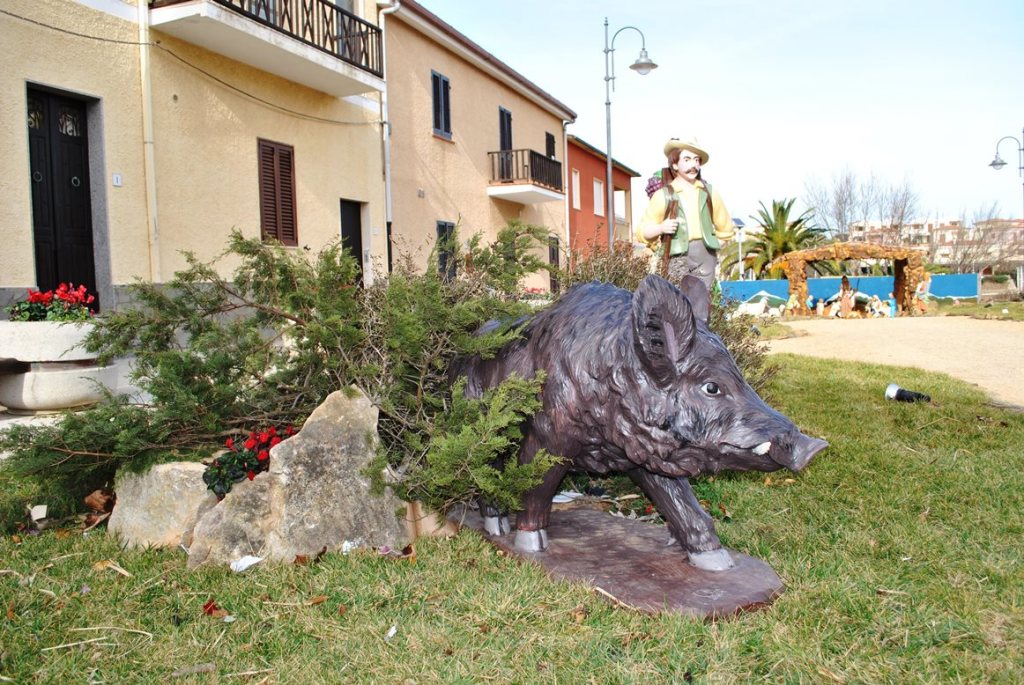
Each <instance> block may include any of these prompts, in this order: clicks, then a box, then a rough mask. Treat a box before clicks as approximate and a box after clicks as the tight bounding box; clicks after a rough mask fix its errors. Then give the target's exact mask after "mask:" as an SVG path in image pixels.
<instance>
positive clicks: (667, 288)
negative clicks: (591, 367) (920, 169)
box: [633, 275, 697, 385]
mask: <svg viewBox="0 0 1024 685" xmlns="http://www.w3.org/2000/svg"><path fill="white" fill-rule="evenodd" d="M696 332H697V322H696V321H695V320H694V318H693V311H692V308H691V307H690V303H689V301H687V299H686V298H685V297H683V296H682V294H681V293H680V292H679V290H678V289H677V288H676V287H675V286H674V285H672V284H671V283H669V282H668V281H666V280H665V279H663V278H661V277H660V276H655V275H650V276H648V277H647V278H645V279H644V280H643V282H642V283H641V284H640V287H638V288H637V289H636V292H635V293H634V294H633V336H634V343H635V345H636V350H637V354H638V355H639V357H640V361H641V362H643V365H644V367H645V368H646V369H647V371H648V372H649V373H650V374H651V376H652V377H653V378H654V380H655V381H656V382H657V383H659V384H662V385H663V384H666V383H668V382H670V381H671V380H672V379H673V378H674V377H675V374H676V370H675V369H676V363H677V362H678V361H679V360H680V359H682V358H683V357H685V356H686V354H687V353H688V352H689V351H690V348H691V347H692V346H693V341H694V339H695V336H696Z"/></svg>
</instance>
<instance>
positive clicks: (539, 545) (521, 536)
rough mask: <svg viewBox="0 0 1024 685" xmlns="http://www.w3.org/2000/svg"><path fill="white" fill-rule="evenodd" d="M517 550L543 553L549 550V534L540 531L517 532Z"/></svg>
mask: <svg viewBox="0 0 1024 685" xmlns="http://www.w3.org/2000/svg"><path fill="white" fill-rule="evenodd" d="M515 544H516V549H518V550H519V551H521V552H543V551H544V550H546V549H547V548H548V532H547V531H546V530H544V529H543V528H541V529H540V530H517V531H516V543H515Z"/></svg>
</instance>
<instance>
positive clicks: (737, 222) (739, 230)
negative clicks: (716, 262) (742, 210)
mask: <svg viewBox="0 0 1024 685" xmlns="http://www.w3.org/2000/svg"><path fill="white" fill-rule="evenodd" d="M732 225H733V226H735V227H736V245H737V246H739V251H740V253H739V265H740V280H741V281H742V280H743V272H744V268H743V239H744V238H746V237H747V236H746V234H745V232H744V229H745V227H746V225H745V224H744V223H743V220H742V219H733V220H732Z"/></svg>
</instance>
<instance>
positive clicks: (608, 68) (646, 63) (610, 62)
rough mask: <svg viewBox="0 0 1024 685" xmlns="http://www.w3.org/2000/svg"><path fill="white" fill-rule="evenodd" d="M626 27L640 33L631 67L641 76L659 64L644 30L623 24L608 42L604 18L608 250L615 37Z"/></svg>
mask: <svg viewBox="0 0 1024 685" xmlns="http://www.w3.org/2000/svg"><path fill="white" fill-rule="evenodd" d="M626 29H633V30H634V31H636V32H637V33H639V34H640V56H639V57H637V59H636V61H635V62H633V63H632V64H630V65H629V68H630V69H632V70H633V71H635V72H637V73H638V74H640V75H641V76H644V75H646V74H649V73H650V72H651V70H652V69H657V68H658V65H657V64H655V63H654V62H652V61H651V58H650V57H648V56H647V46H646V44H645V41H644V34H643V32H642V31H641V30H640V29H638V28H637V27H635V26H623V27H622V28H621V29H619V30H618V31H616V32H615V33H614V35H612V39H611V42H610V43H609V42H608V17H605V18H604V113H605V132H606V133H607V134H608V146H607V150H606V155H607V160H606V161H607V168H606V170H605V179H604V182H605V194H606V196H607V203H606V205H605V210H604V211H605V214H606V215H607V220H608V251H609V252H610V251H611V250H612V248H613V247H614V246H615V188H614V186H612V91H613V90H614V89H615V83H614V81H615V55H614V54H613V53H614V52H615V38H616V37H617V36H618V35H619V34H620V33H622V32H623V31H625V30H626Z"/></svg>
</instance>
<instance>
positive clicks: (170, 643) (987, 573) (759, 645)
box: [0, 356, 1024, 683]
mask: <svg viewBox="0 0 1024 685" xmlns="http://www.w3.org/2000/svg"><path fill="white" fill-rule="evenodd" d="M773 358H774V359H776V360H778V361H779V362H780V363H781V366H782V368H781V372H780V373H779V375H778V376H777V377H776V379H775V381H774V385H773V388H772V391H773V393H772V394H773V396H774V397H775V398H777V402H776V404H777V405H778V406H779V408H780V409H782V410H783V411H784V412H785V413H787V414H788V415H789V416H791V417H792V418H793V419H794V420H795V421H796V422H797V423H798V424H799V425H800V426H801V427H802V428H803V429H804V430H805V431H806V432H807V433H809V434H811V435H820V436H823V437H825V438H827V439H828V440H829V441H830V443H831V447H830V448H829V449H828V450H826V451H825V452H824V453H822V454H820V455H819V456H818V457H817V458H816V459H815V461H814V462H812V463H811V465H810V466H809V467H808V469H807V470H806V471H805V472H804V473H803V474H800V475H798V476H794V477H793V478H792V481H787V480H786V479H787V478H788V477H789V474H785V473H775V474H770V475H769V476H768V478H766V474H729V475H721V476H718V477H716V478H714V479H713V480H705V481H703V482H701V483H700V484H699V493H700V496H701V497H702V498H705V499H707V500H709V502H710V503H711V510H712V512H713V513H714V515H715V516H716V517H718V520H717V526H718V532H719V534H720V536H721V537H722V540H723V542H724V543H725V544H726V545H728V546H730V547H733V548H735V549H738V550H740V551H743V552H745V553H748V554H752V555H755V556H758V557H760V558H762V559H764V560H766V561H767V562H768V563H769V564H771V565H772V567H773V568H775V570H776V571H777V572H778V573H779V575H780V576H781V577H782V578H783V580H784V582H785V584H786V587H787V589H786V592H785V594H783V596H782V597H781V598H780V599H778V600H777V601H776V602H775V603H774V604H773V605H772V606H771V607H769V608H766V609H764V610H761V611H758V612H754V613H749V614H744V615H740V616H738V617H735V618H732V619H728V620H719V621H715V622H704V621H699V620H694V619H690V618H685V617H680V616H673V615H661V616H651V615H647V614H641V613H633V612H630V611H627V610H622V609H616V608H613V607H612V606H610V605H609V604H607V603H605V602H604V601H603V600H602V599H600V598H599V597H598V596H596V595H594V594H592V593H591V592H590V591H588V590H587V588H586V587H583V586H579V585H572V584H568V583H563V582H553V581H551V580H549V579H548V578H547V577H546V576H545V575H544V573H543V572H542V571H540V570H539V569H538V568H537V567H535V566H533V565H530V564H523V563H518V562H517V561H515V560H514V559H511V558H509V557H507V556H504V555H501V554H499V553H497V552H496V551H495V549H493V548H492V547H490V546H489V545H488V544H486V543H485V542H483V541H482V540H481V538H480V537H478V536H477V535H475V534H472V533H468V532H464V533H462V534H460V535H458V536H457V537H455V538H453V539H451V540H424V541H419V542H417V543H416V555H415V558H414V560H412V559H405V560H398V559H393V558H385V557H381V556H379V555H377V554H376V553H373V552H358V553H352V554H349V555H347V556H346V555H342V554H340V553H339V554H330V555H326V556H325V557H324V558H323V559H321V560H320V561H319V562H318V563H315V564H311V565H306V566H266V567H263V566H256V567H254V568H253V569H251V570H249V571H247V572H245V573H244V574H234V573H231V572H230V571H228V570H226V569H220V568H210V569H204V570H200V571H197V572H189V571H187V570H186V569H185V558H184V555H183V554H182V552H180V551H178V550H150V551H135V552H126V551H122V550H121V549H119V548H118V545H117V543H116V542H115V541H114V540H111V539H109V538H108V537H106V535H105V534H104V533H103V532H102V531H95V532H93V533H90V534H89V535H88V536H83V535H82V534H81V533H80V532H74V531H63V532H60V531H58V532H47V533H44V534H42V535H40V536H38V537H31V536H26V535H21V536H15V535H12V534H11V532H10V531H7V532H5V533H4V534H3V535H2V539H0V573H2V574H3V575H0V681H4V682H6V681H12V682H19V683H21V682H54V683H63V682H76V683H77V682H81V683H85V682H107V683H112V682H182V683H191V682H195V683H212V682H223V683H258V682H268V683H311V682H366V683H371V682H372V683H404V682H410V683H411V682H415V683H434V682H465V683H479V682H498V683H510V682H516V683H527V682H540V683H548V682H550V683H555V682H559V683H685V682H716V683H718V682H735V683H745V682H751V681H762V682H772V683H775V682H787V683H801V682H807V683H906V682H951V681H952V682H964V683H978V682H1006V683H1014V682H1020V681H1021V679H1022V678H1024V564H1022V544H1021V536H1022V533H1024V525H1022V524H1024V514H1022V511H1024V487H1022V485H1021V483H1022V478H1021V472H1022V470H1024V450H1022V449H1021V447H1020V446H1021V445H1022V444H1024V415H1021V414H1014V413H1009V412H1006V411H1003V410H999V409H996V408H993V407H990V406H988V405H987V404H986V402H985V398H984V397H983V396H982V395H981V394H980V393H979V392H978V391H976V390H975V389H973V388H971V387H970V386H968V385H966V384H964V383H961V382H959V381H955V380H952V379H950V378H948V377H945V376H941V375H935V374H930V373H926V372H923V371H916V370H906V371H901V374H900V378H901V379H903V381H904V382H905V383H906V384H907V385H908V387H912V388H914V389H916V390H919V391H922V392H925V393H928V394H930V395H931V396H932V397H933V403H932V404H929V405H922V404H902V403H895V402H887V401H886V400H884V399H883V393H882V390H883V388H884V387H885V386H886V385H887V384H888V382H889V379H890V378H891V376H892V372H891V370H890V369H889V368H888V367H883V366H877V365H859V364H842V365H836V364H835V363H834V362H831V361H827V360H813V359H809V358H802V357H793V356H775V357H773ZM769 479H770V480H769ZM0 493H2V494H0V498H2V499H6V500H7V501H6V502H5V504H6V505H7V507H10V506H11V504H12V500H15V501H14V502H13V503H14V504H17V505H18V506H20V505H21V504H22V503H23V502H24V501H25V500H26V499H31V498H38V497H40V495H39V494H38V493H33V492H32V491H31V489H30V488H28V487H27V486H25V485H24V484H17V483H12V482H11V480H10V477H9V476H5V475H4V474H3V471H2V470H0ZM35 501H36V502H38V501H41V500H40V499H35ZM719 503H721V504H723V505H724V507H725V508H726V510H727V511H728V512H729V514H730V518H729V519H723V518H722V513H721V509H720V508H719V507H718V504H719ZM6 510H10V509H9V508H6ZM7 523H8V524H9V523H10V522H9V521H8V522H7ZM666 554H678V552H677V551H675V550H674V549H672V548H670V549H668V550H666ZM105 560H112V561H113V562H115V563H116V564H117V565H118V567H119V568H121V569H123V570H124V571H125V572H126V573H128V574H130V576H126V575H122V574H121V573H119V572H118V571H117V570H115V569H112V568H110V567H109V566H107V567H105V566H104V564H103V562H104V561H105ZM680 563H683V561H682V557H680ZM210 600H213V601H214V602H215V603H216V604H217V605H218V607H220V608H222V609H223V610H224V611H225V612H227V615H228V616H229V617H231V618H232V619H233V620H231V621H228V620H226V619H225V617H223V616H219V615H207V614H205V613H204V610H203V607H204V605H205V604H206V603H207V602H209V601H210ZM176 672H177V673H178V676H175V677H172V676H174V674H175V673H176Z"/></svg>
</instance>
